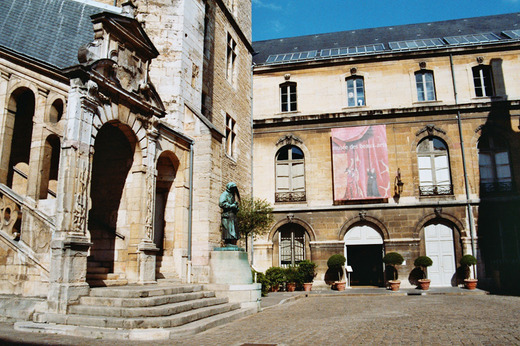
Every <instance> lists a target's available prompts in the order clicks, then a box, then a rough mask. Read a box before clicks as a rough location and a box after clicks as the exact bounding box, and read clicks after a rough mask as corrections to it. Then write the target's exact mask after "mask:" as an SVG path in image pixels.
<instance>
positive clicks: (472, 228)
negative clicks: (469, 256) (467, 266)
mask: <svg viewBox="0 0 520 346" xmlns="http://www.w3.org/2000/svg"><path fill="white" fill-rule="evenodd" d="M450 67H451V80H452V82H453V95H454V97H455V105H458V104H459V100H458V94H457V86H456V83H455V71H454V67H453V55H452V54H451V53H450ZM460 117H461V116H460V109H457V125H458V130H459V138H460V150H461V154H462V168H463V170H464V186H465V190H466V208H467V212H468V218H469V232H470V236H471V252H472V253H473V256H475V257H477V246H476V243H475V238H476V234H475V224H474V222H475V221H474V219H473V210H472V209H471V203H470V193H469V181H468V171H467V168H466V154H465V150H464V139H463V137H462V123H461V120H460ZM474 275H475V278H476V277H477V272H476V268H475V273H474Z"/></svg>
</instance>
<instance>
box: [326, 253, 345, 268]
mask: <svg viewBox="0 0 520 346" xmlns="http://www.w3.org/2000/svg"><path fill="white" fill-rule="evenodd" d="M346 261H347V259H346V258H345V256H343V255H340V254H336V255H332V256H330V257H329V259H328V261H327V267H329V268H330V269H341V267H343V266H344V265H345V262H346Z"/></svg>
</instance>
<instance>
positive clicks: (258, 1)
mask: <svg viewBox="0 0 520 346" xmlns="http://www.w3.org/2000/svg"><path fill="white" fill-rule="evenodd" d="M253 5H255V6H257V7H263V8H267V9H269V10H273V11H279V10H281V9H282V7H281V6H279V5H275V4H273V3H271V2H269V1H266V0H253Z"/></svg>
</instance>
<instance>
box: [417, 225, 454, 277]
mask: <svg viewBox="0 0 520 346" xmlns="http://www.w3.org/2000/svg"><path fill="white" fill-rule="evenodd" d="M424 244H425V248H426V256H428V257H430V258H431V259H432V261H433V264H432V266H431V267H429V268H428V269H427V270H428V278H429V279H430V280H431V284H430V285H431V286H441V287H442V286H451V282H452V278H453V275H455V271H456V267H455V248H454V241H453V229H452V228H450V227H448V226H446V225H444V224H440V223H438V224H429V225H427V226H426V227H424Z"/></svg>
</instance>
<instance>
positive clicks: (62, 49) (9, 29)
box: [0, 0, 120, 69]
mask: <svg viewBox="0 0 520 346" xmlns="http://www.w3.org/2000/svg"><path fill="white" fill-rule="evenodd" d="M100 12H114V13H120V9H118V8H116V7H113V6H108V5H104V4H99V3H96V2H94V1H92V0H0V48H2V47H3V48H7V49H8V50H11V51H15V52H17V53H19V54H22V55H24V56H27V57H30V58H33V59H36V60H39V61H40V62H43V63H45V64H48V65H51V66H53V67H56V68H58V69H63V68H66V67H69V66H72V65H76V64H78V58H77V56H78V49H79V47H80V46H81V45H83V44H86V43H89V42H92V41H93V40H94V31H93V30H92V23H91V21H90V16H91V15H93V14H96V13H100Z"/></svg>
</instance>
